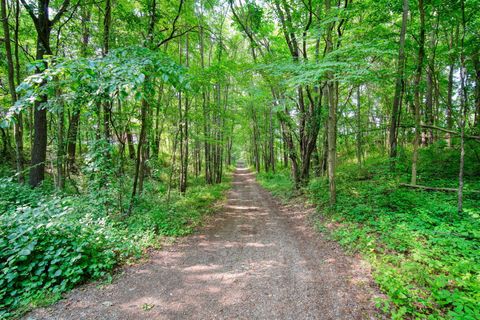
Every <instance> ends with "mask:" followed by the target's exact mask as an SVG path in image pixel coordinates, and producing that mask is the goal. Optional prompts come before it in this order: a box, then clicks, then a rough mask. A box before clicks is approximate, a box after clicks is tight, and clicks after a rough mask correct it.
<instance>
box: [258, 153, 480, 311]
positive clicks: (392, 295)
mask: <svg viewBox="0 0 480 320" xmlns="http://www.w3.org/2000/svg"><path fill="white" fill-rule="evenodd" d="M438 148H439V147H438V146H432V147H431V148H430V151H428V150H425V152H424V153H422V162H423V164H424V165H423V166H422V168H423V171H422V172H421V176H422V177H423V179H424V181H425V179H426V178H427V177H428V178H429V179H432V176H430V175H429V174H428V173H429V172H430V171H429V170H431V169H430V168H431V167H432V166H433V165H439V164H440V165H441V164H443V163H444V164H448V162H449V161H452V158H456V157H457V156H458V153H456V152H449V153H447V154H444V155H443V158H442V160H443V161H444V162H441V163H439V159H437V158H436V157H432V158H430V156H431V155H432V152H433V153H435V149H438ZM407 170H408V169H407ZM435 172H436V173H437V175H436V178H437V180H435V181H432V180H428V181H427V182H428V183H429V184H437V185H438V184H439V183H442V182H443V183H446V182H447V183H448V184H453V183H454V181H452V180H451V179H452V178H451V177H449V173H448V171H446V172H445V175H446V176H445V177H443V176H441V177H438V170H437V171H435ZM477 172H478V171H477ZM257 177H258V178H259V179H260V182H261V184H262V185H263V186H266V188H268V189H271V190H274V192H275V193H277V194H281V195H284V194H286V191H285V190H286V185H287V183H286V182H285V176H284V175H283V174H282V173H279V174H275V175H274V174H270V175H268V176H267V175H258V176H257ZM439 178H441V179H439ZM472 178H475V176H471V175H470V181H472ZM339 180H340V182H339V190H338V202H337V205H336V206H335V207H334V208H332V207H330V206H329V204H328V192H327V190H328V182H327V181H326V180H325V179H323V178H319V179H315V180H313V181H312V182H311V183H310V184H309V186H308V188H307V190H306V191H307V195H308V197H309V198H310V199H311V201H312V202H313V203H315V204H316V205H317V206H318V210H319V211H318V212H319V215H318V217H317V218H318V225H319V226H322V227H321V230H322V231H325V230H326V231H327V232H328V233H329V234H330V235H331V237H332V238H333V239H335V240H337V241H339V243H341V244H342V245H344V246H345V247H346V248H348V249H349V250H351V251H356V252H361V253H362V255H363V257H364V258H366V259H367V260H368V261H370V263H371V264H372V266H373V267H374V277H375V280H376V281H377V283H378V284H379V285H380V288H381V289H382V291H383V292H385V293H386V294H387V296H388V300H387V301H386V302H383V303H382V304H381V306H382V307H383V308H385V310H387V311H390V312H391V314H392V317H393V318H394V319H404V318H417V319H427V318H428V319H478V317H479V316H480V308H479V305H478V301H480V295H479V293H480V267H479V266H480V259H479V258H480V256H479V255H478V250H479V248H480V233H479V230H480V211H479V208H478V205H477V204H478V201H479V197H478V195H474V194H471V195H469V196H468V197H467V198H466V199H465V211H464V212H463V213H461V214H459V213H458V212H457V207H456V197H457V195H456V194H455V193H448V194H447V193H441V192H422V191H416V190H411V189H406V188H401V187H399V186H398V183H399V180H398V179H395V178H393V179H392V174H391V172H390V171H389V164H388V162H386V161H385V160H382V158H370V159H369V160H368V162H367V163H366V164H364V166H363V167H362V168H359V167H358V165H357V164H344V165H342V166H341V167H340V168H339ZM474 180H475V179H474ZM474 180H473V181H474ZM279 181H282V183H278V182H279ZM400 181H401V180H400ZM467 186H468V188H472V189H473V188H476V189H478V188H479V186H478V183H475V184H467ZM287 192H288V191H287Z"/></svg>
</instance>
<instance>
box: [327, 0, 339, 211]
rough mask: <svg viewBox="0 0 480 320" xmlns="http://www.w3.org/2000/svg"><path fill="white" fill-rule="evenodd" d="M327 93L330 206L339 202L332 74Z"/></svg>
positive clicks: (329, 49) (329, 42)
mask: <svg viewBox="0 0 480 320" xmlns="http://www.w3.org/2000/svg"><path fill="white" fill-rule="evenodd" d="M330 1H331V0H327V1H325V10H326V11H327V12H330V10H331V3H330ZM333 28H334V25H333V24H332V25H331V26H329V27H328V30H327V37H326V48H325V51H326V52H327V53H330V52H332V50H333V37H332V32H333ZM327 78H328V81H327V93H328V120H327V128H328V129H327V141H328V154H327V161H328V184H329V192H330V197H329V202H330V205H335V203H336V201H337V187H336V181H335V170H336V162H337V101H336V100H337V91H336V89H337V86H336V84H335V81H334V80H333V74H332V72H328V74H327Z"/></svg>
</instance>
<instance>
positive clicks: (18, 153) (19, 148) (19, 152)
mask: <svg viewBox="0 0 480 320" xmlns="http://www.w3.org/2000/svg"><path fill="white" fill-rule="evenodd" d="M0 1H1V19H2V25H3V34H4V37H5V39H4V40H5V55H6V56H7V70H8V90H9V92H10V97H11V99H12V105H13V104H15V102H16V101H17V93H16V92H15V69H14V66H13V56H12V47H11V43H10V28H9V25H8V15H7V3H6V0H0ZM17 10H18V7H17ZM16 23H17V24H18V21H17V22H16ZM16 28H17V27H16ZM15 40H16V41H18V39H15ZM16 46H18V43H17V42H16ZM13 130H14V137H15V160H16V164H17V179H18V182H20V183H23V182H24V180H25V178H24V176H23V162H24V160H23V119H22V114H21V113H18V114H17V115H15V124H14V127H13Z"/></svg>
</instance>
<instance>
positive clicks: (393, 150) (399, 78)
mask: <svg viewBox="0 0 480 320" xmlns="http://www.w3.org/2000/svg"><path fill="white" fill-rule="evenodd" d="M407 21H408V0H403V14H402V27H401V30H400V42H399V48H398V60H397V75H396V82H395V95H394V97H393V107H392V114H391V121H390V132H389V144H390V158H391V159H392V169H393V168H394V167H395V160H394V159H395V158H396V157H397V144H398V124H399V121H400V120H399V119H400V110H401V107H402V94H403V86H404V82H405V80H404V74H405V35H406V33H407Z"/></svg>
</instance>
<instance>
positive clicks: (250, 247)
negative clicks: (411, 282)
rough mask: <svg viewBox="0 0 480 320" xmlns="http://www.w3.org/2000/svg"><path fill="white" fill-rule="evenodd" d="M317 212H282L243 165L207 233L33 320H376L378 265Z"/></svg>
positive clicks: (85, 289) (291, 209)
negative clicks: (367, 261) (338, 236)
mask: <svg viewBox="0 0 480 320" xmlns="http://www.w3.org/2000/svg"><path fill="white" fill-rule="evenodd" d="M307 214H308V212H307V211H306V210H299V208H298V207H280V206H279V205H277V204H276V203H275V201H274V200H273V198H272V197H271V196H270V194H269V193H267V192H266V191H264V190H263V189H262V188H261V187H260V186H259V185H258V184H257V183H256V182H255V177H254V175H253V174H252V173H250V172H248V170H247V169H245V168H238V169H237V170H236V172H235V175H234V182H233V188H232V190H231V191H230V192H229V195H228V201H227V203H226V204H225V206H224V208H223V210H222V212H221V213H219V214H218V215H217V216H216V217H215V219H213V220H212V221H211V223H210V225H209V226H207V227H206V228H204V229H203V230H202V231H201V232H199V233H197V234H196V235H194V236H191V237H188V238H185V239H182V240H181V241H180V242H178V243H176V244H174V245H172V246H170V247H168V248H166V249H165V250H163V251H159V252H156V253H155V254H153V256H152V257H151V259H150V260H149V262H148V263H146V264H143V265H141V266H137V267H133V268H127V269H126V270H125V274H123V275H122V276H120V277H119V278H118V280H116V281H114V283H113V284H111V285H108V286H105V287H102V288H98V287H96V286H95V285H93V284H90V285H87V286H84V287H82V288H79V289H76V290H75V291H73V292H72V293H71V294H70V295H69V296H68V297H67V298H66V299H65V300H63V301H61V302H59V303H57V304H56V305H54V306H52V307H50V308H46V309H39V310H37V311H35V312H33V313H32V314H30V315H29V316H27V318H31V319H79V318H81V319H364V318H373V317H374V316H375V313H376V311H375V309H374V308H373V306H372V295H373V292H374V289H373V284H372V280H371V278H370V276H369V271H368V269H367V268H366V266H365V265H363V264H362V263H361V261H360V260H358V259H353V258H350V257H346V256H345V255H344V254H343V253H342V252H341V250H340V249H339V247H338V245H337V244H336V243H334V242H331V241H327V240H325V239H323V238H322V236H321V235H319V234H317V233H314V232H313V231H312V230H311V228H310V227H308V226H307V223H306V216H307Z"/></svg>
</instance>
